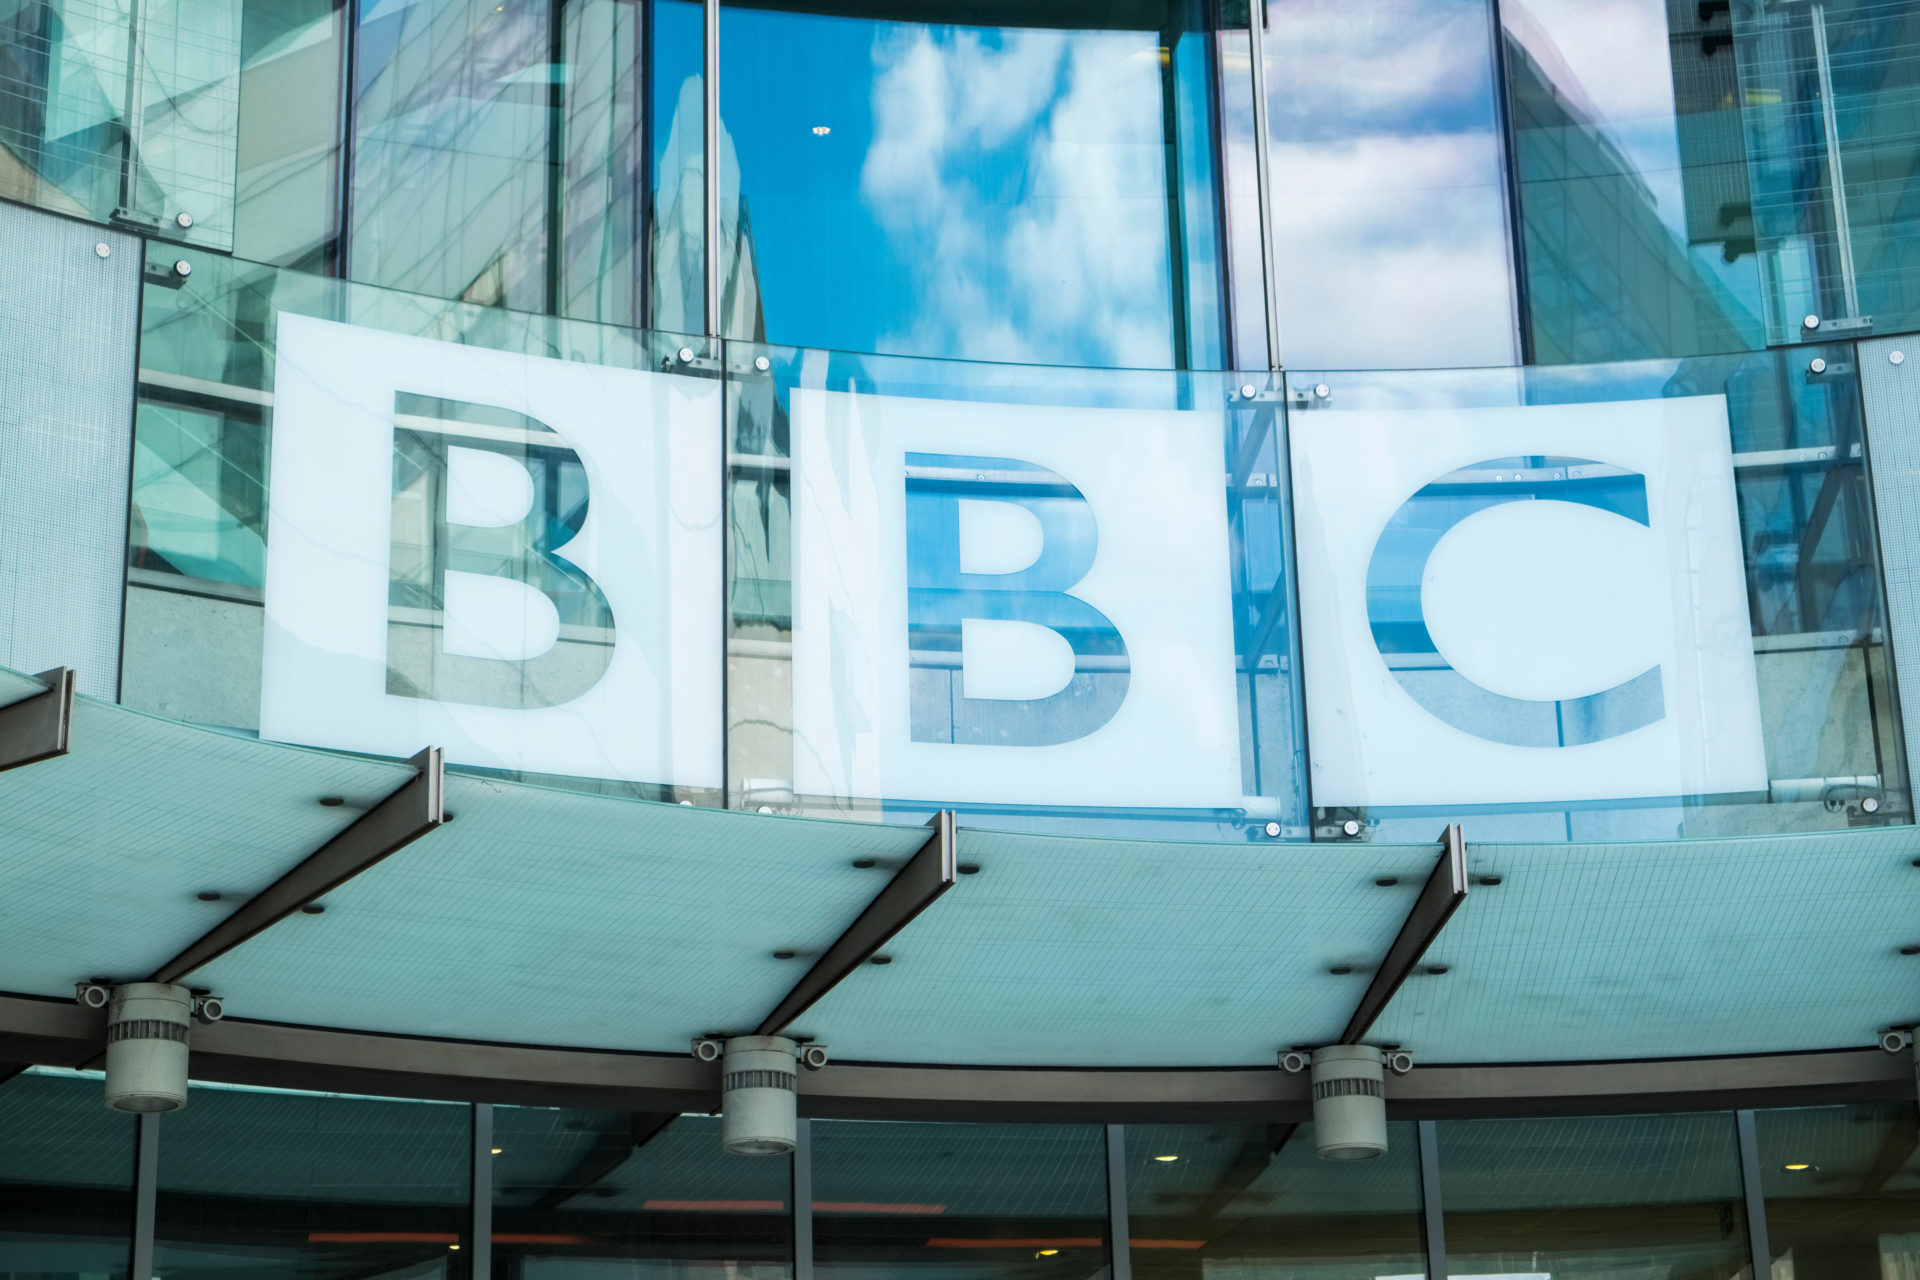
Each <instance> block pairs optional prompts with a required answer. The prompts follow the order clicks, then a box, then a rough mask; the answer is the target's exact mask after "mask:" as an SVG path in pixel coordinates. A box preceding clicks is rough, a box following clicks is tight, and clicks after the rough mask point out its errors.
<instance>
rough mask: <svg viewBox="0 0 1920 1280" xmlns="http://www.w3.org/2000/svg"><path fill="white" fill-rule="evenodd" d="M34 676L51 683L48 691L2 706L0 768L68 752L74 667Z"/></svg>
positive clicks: (71, 733)
mask: <svg viewBox="0 0 1920 1280" xmlns="http://www.w3.org/2000/svg"><path fill="white" fill-rule="evenodd" d="M34 679H36V680H38V681H40V682H41V683H42V684H45V685H46V686H47V688H46V691H45V692H43V693H35V694H29V695H28V696H26V697H24V698H22V699H21V700H20V701H18V702H14V703H10V704H8V705H7V706H4V707H0V770H6V769H18V768H19V767H20V766H21V765H23V764H36V763H38V762H39V761H41V760H50V759H52V758H53V757H54V756H63V755H65V754H67V743H68V741H69V739H70V738H71V737H72V735H73V668H71V667H55V668H54V669H53V670H51V671H42V672H41V673H40V674H39V675H37V676H35V677H34Z"/></svg>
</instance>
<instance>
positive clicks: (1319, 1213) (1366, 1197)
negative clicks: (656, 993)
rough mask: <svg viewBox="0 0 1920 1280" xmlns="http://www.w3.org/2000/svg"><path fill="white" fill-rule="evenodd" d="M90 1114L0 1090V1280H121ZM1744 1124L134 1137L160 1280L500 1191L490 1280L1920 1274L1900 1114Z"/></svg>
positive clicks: (260, 1118) (242, 1104) (129, 1218)
mask: <svg viewBox="0 0 1920 1280" xmlns="http://www.w3.org/2000/svg"><path fill="white" fill-rule="evenodd" d="M99 1088H100V1081H99V1077H98V1076H97V1075H91V1074H87V1073H74V1072H63V1071H48V1070H45V1069H36V1070H33V1071H30V1072H28V1073H27V1074H25V1075H22V1076H19V1077H16V1078H15V1079H13V1080H11V1081H9V1082H7V1083H5V1084H4V1085H0V1152H4V1155H0V1191H4V1195H3V1196H0V1273H6V1274H10V1275H16V1276H24V1275H75V1274H78V1275H99V1276H124V1275H126V1274H127V1268H128V1260H129V1258H130V1256H131V1255H132V1251H133V1249H134V1247H135V1243H136V1239H135V1238H136V1235H138V1234H139V1233H140V1232H141V1231H143V1230H145V1229H144V1228H140V1229H137V1228H136V1226H135V1220H134V1212H133V1205H134V1201H135V1199H136V1195H135V1177H136V1175H135V1165H136V1162H135V1159H134V1146H135V1139H134V1129H135V1127H136V1126H135V1124H134V1121H133V1119H132V1118H130V1117H122V1116H114V1115H112V1114H111V1113H109V1112H106V1111H105V1110H104V1109H103V1108H101V1106H100V1103H99ZM1749 1120H1750V1122H1751V1124H1752V1125H1753V1128H1752V1129H1751V1130H1750V1132H1752V1133H1756V1134H1757V1140H1756V1142H1755V1145H1754V1146H1753V1148H1752V1149H1751V1150H1750V1151H1748V1152H1747V1155H1748V1156H1750V1157H1751V1159H1750V1160H1749V1161H1748V1163H1747V1167H1748V1168H1749V1169H1750V1170H1752V1171H1753V1172H1752V1173H1751V1174H1750V1175H1743V1173H1742V1164H1743V1160H1742V1151H1741V1146H1740V1141H1739V1138H1738V1135H1737V1131H1738V1129H1739V1127H1740V1124H1738V1123H1736V1115H1735V1113H1732V1112H1723V1111H1718V1112H1716V1111H1709V1112H1698V1113H1683V1114H1671V1115H1626V1116H1583V1117H1564V1118H1532V1119H1451V1120H1441V1121H1438V1122H1433V1121H1428V1122H1423V1123H1421V1124H1419V1125H1415V1124H1414V1123H1413V1122H1411V1121H1395V1122H1393V1123H1392V1124H1391V1125H1390V1126H1389V1135H1388V1141H1389V1150H1388V1153H1387V1155H1386V1156H1385V1157H1383V1158H1381V1159H1378V1160H1370V1161H1354V1162H1327V1161H1321V1160H1319V1159H1317V1158H1316V1157H1315V1155H1314V1145H1313V1127H1312V1125H1310V1124H1306V1125H1295V1124H1291V1123H1269V1122H1259V1123H1247V1122H1241V1123H1230V1122H1216V1123H1210V1124H1176V1123H1160V1124H1133V1125H1125V1126H1118V1125H1116V1126H1112V1127H1110V1128H1102V1127H1100V1126H1092V1125H1062V1124H1006V1123H1000V1124H985V1123H932V1122H895V1121H861V1120H815V1121H812V1122H811V1123H810V1124H809V1125H808V1129H809V1133H810V1137H809V1139H808V1140H807V1141H805V1142H803V1144H802V1146H801V1148H800V1150H799V1152H797V1153H796V1155H795V1156H794V1157H793V1158H791V1159H789V1158H786V1157H778V1158H767V1157H748V1156H729V1155H724V1154H722V1152H721V1148H720V1142H719V1132H718V1130H719V1121H718V1119H717V1118H714V1117H709V1116H697V1115H684V1116H677V1117H675V1116H652V1115H638V1114H629V1113H626V1112H613V1111H592V1110H579V1109H565V1108H550V1107H534V1106H489V1107H483V1108H478V1109H476V1108H474V1107H472V1106H469V1105H466V1104H450V1103H439V1102H423V1101H405V1100H400V1099H390V1098H369V1097H359V1096H353V1095H340V1094H308V1093H293V1092H289V1091H284V1090H263V1089H246V1088H238V1087H232V1086H213V1085H196V1086H195V1087H194V1089H193V1094H192V1098H191V1100H190V1103H189V1105H188V1107H187V1108H186V1109H185V1110H183V1111H181V1112H179V1113H178V1114H173V1115H167V1116H163V1117H159V1118H157V1120H156V1119H154V1118H149V1119H148V1120H147V1121H146V1124H147V1126H148V1130H147V1133H148V1136H147V1137H145V1138H143V1139H142V1141H150V1142H152V1143H153V1144H154V1147H155V1152H154V1154H155V1156H156V1157H157V1158H156V1159H154V1160H153V1161H151V1162H143V1163H144V1164H146V1166H147V1168H148V1172H147V1173H146V1174H145V1175H144V1176H146V1177H150V1178H152V1179H154V1185H153V1194H154V1199H153V1201H152V1203H153V1205H154V1210H153V1217H152V1225H151V1231H152V1237H151V1240H150V1241H149V1240H144V1239H143V1240H141V1241H140V1247H141V1248H142V1249H143V1250H144V1249H146V1248H151V1249H152V1251H153V1252H152V1257H153V1260H154V1261H153V1268H154V1274H156V1275H169V1276H171V1275H194V1276H237V1275H253V1274H259V1275H269V1274H273V1275H278V1274H285V1273H287V1272H289V1271H297V1272H298V1273H300V1274H302V1275H308V1274H311V1275H318V1276H329V1277H331V1276H364V1275H374V1274H378V1275H392V1276H409V1277H416V1278H429V1280H431V1278H436V1277H437V1278H439V1280H464V1278H465V1277H468V1276H470V1275H471V1273H472V1266H471V1263H472V1260H473V1259H474V1258H475V1256H476V1250H475V1244H474V1237H473V1235H472V1232H473V1230H474V1225H473V1224H474V1222H475V1221H476V1218H475V1215H474V1212H473V1199H472V1197H473V1196H475V1195H483V1196H485V1197H486V1198H487V1200H488V1203H489V1204H490V1206H491V1208H490V1211H489V1214H488V1215H487V1218H486V1221H487V1222H488V1224H489V1225H488V1230H489V1233H490V1237H491V1238H490V1243H489V1247H488V1248H487V1249H486V1250H484V1251H482V1252H483V1253H484V1254H490V1261H489V1262H487V1265H488V1266H489V1267H490V1271H491V1274H492V1275H493V1276H494V1277H496V1278H501V1280H512V1278H514V1277H524V1278H526V1280H538V1278H539V1277H547V1278H549V1280H569V1278H573V1280H580V1278H588V1280H591V1278H593V1277H604V1276H608V1275H629V1276H668V1275H671V1276H689V1275H690V1276H745V1277H749V1278H750V1280H781V1278H782V1277H790V1276H792V1275H793V1274H795V1272H796V1258H799V1259H801V1260H802V1261H803V1262H804V1265H805V1267H806V1269H810V1270H812V1271H814V1272H815V1273H816V1274H825V1273H831V1274H833V1275H837V1276H843V1277H845V1276H864V1275H876V1274H887V1275H899V1274H913V1275H925V1276H930V1277H939V1276H957V1277H971V1276H991V1277H1001V1276H1013V1277H1024V1278H1027V1280H1032V1278H1035V1277H1039V1278H1041V1280H1044V1278H1045V1277H1050V1276H1055V1275H1064V1274H1072V1275H1075V1276H1088V1277H1095V1278H1098V1277H1104V1276H1106V1275H1108V1274H1109V1273H1110V1269H1111V1259H1112V1250H1113V1248H1114V1247H1115V1246H1114V1238H1113V1234H1112V1233H1113V1231H1114V1230H1116V1229H1124V1230H1125V1232H1126V1235H1127V1244H1126V1249H1127V1261H1128V1267H1129V1269H1130V1271H1131V1273H1132V1274H1134V1275H1137V1276H1139V1277H1141V1280H1186V1278H1188V1277H1194V1276H1201V1275H1215V1274H1222V1275H1227V1276H1232V1277H1239V1276H1263V1275H1298V1276H1310V1277H1326V1278H1328V1280H1347V1278H1353V1280H1359V1278H1361V1277H1375V1276H1382V1275H1391V1276H1423V1275H1431V1274H1434V1272H1433V1270H1432V1261H1431V1259H1434V1258H1437V1257H1438V1256H1439V1252H1440V1251H1441V1250H1444V1251H1445V1257H1446V1274H1450V1275H1455V1276H1484V1275H1505V1276H1540V1275H1546V1276H1558V1275H1572V1276H1611V1275H1619V1274H1628V1273H1630V1274H1635V1275H1640V1274H1662V1275H1680V1274H1685V1275H1709V1276H1721V1277H1729V1278H1730V1277H1735V1276H1738V1275H1740V1274H1742V1273H1743V1272H1748V1270H1749V1268H1750V1265H1751V1263H1750V1258H1751V1249H1752V1248H1754V1247H1755V1244H1756V1242H1757V1241H1767V1242H1769V1243H1768V1249H1769V1251H1770V1253H1771V1255H1772V1256H1771V1259H1770V1260H1769V1265H1770V1267H1771V1269H1772V1271H1773V1273H1774V1274H1775V1275H1781V1276H1785V1275H1812V1276H1831V1277H1836V1278H1837V1280H1871V1278H1872V1277H1874V1276H1880V1277H1885V1276H1888V1275H1898V1274H1900V1273H1901V1271H1902V1269H1903V1268H1905V1267H1907V1266H1910V1265H1911V1262H1912V1258H1913V1254H1914V1250H1915V1247H1916V1246H1915V1240H1916V1239H1920V1219H1917V1218H1916V1206H1917V1205H1920V1200H1916V1197H1917V1196H1920V1187H1916V1186H1914V1185H1909V1184H1913V1183H1914V1182H1915V1174H1914V1171H1913V1168H1912V1165H1913V1161H1914V1158H1915V1155H1914V1141H1913V1139H1914V1119H1913V1114H1912V1107H1911V1106H1910V1105H1908V1104H1899V1105H1894V1104H1872V1103H1867V1104H1856V1105H1850V1106H1823V1107H1810V1108H1801V1109H1790V1110H1763V1111H1758V1112H1750V1113H1741V1119H1740V1123H1748V1122H1749ZM1747 1176H1751V1177H1752V1178H1754V1179H1756V1180H1757V1181H1755V1182H1754V1183H1753V1185H1751V1186H1749V1185H1748V1184H1747V1182H1746V1180H1745V1179H1746V1177H1747ZM799 1186H810V1187H811V1193H810V1194H811V1196H812V1200H811V1203H810V1209H811V1212H810V1213H809V1214H808V1215H804V1216H797V1215H796V1214H795V1213H794V1195H795V1189H796V1187H799ZM1116 1197H1117V1199H1116ZM1750 1204H1758V1205H1762V1206H1764V1220H1763V1221H1757V1222H1750V1221H1749V1220H1748V1217H1747V1212H1748V1210H1747V1206H1748V1205H1750ZM796 1251H798V1252H796ZM482 1260H483V1261H487V1260H486V1259H485V1258H484V1257H483V1259H482Z"/></svg>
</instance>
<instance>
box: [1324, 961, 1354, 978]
mask: <svg viewBox="0 0 1920 1280" xmlns="http://www.w3.org/2000/svg"><path fill="white" fill-rule="evenodd" d="M1327 972H1328V973H1330V974H1332V975H1333V976H1334V977H1336V978H1344V977H1346V976H1347V975H1348V974H1350V973H1352V972H1353V966H1352V965H1350V964H1337V965H1335V966H1333V968H1331V969H1329V970H1327Z"/></svg>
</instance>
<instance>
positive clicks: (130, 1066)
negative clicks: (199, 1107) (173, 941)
mask: <svg viewBox="0 0 1920 1280" xmlns="http://www.w3.org/2000/svg"><path fill="white" fill-rule="evenodd" d="M192 1020H193V997H192V996H191V995H189V994H188V992H187V989H186V988H185V987H176V986H174V985H173V984H171V983H166V982H129V983H127V984H126V985H125V986H120V987H115V988H114V989H113V999H112V1000H110V1001H109V1002H108V1004H107V1105H108V1106H109V1107H111V1108H113V1109H114V1110H115V1111H178V1110H179V1109H180V1108H181V1107H184V1106H186V1105H187V1025H188V1024H189V1023H190V1022H191V1021H192Z"/></svg>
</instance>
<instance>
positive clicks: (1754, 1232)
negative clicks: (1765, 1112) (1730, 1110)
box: [1733, 1111, 1773, 1280]
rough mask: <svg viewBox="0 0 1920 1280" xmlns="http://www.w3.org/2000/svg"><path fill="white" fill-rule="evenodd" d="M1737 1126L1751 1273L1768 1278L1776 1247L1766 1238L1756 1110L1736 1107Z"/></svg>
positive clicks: (1760, 1279) (1735, 1119)
mask: <svg viewBox="0 0 1920 1280" xmlns="http://www.w3.org/2000/svg"><path fill="white" fill-rule="evenodd" d="M1733 1123H1734V1130H1735V1132H1736V1133H1737V1134H1738V1135H1739V1138H1740V1187H1741V1189H1742V1191H1744V1192H1745V1193H1746V1201H1747V1253H1748V1255H1749V1259H1750V1261H1751V1262H1752V1264H1753V1265H1752V1269H1751V1270H1750V1271H1748V1273H1747V1274H1748V1275H1751V1276H1753V1277H1755V1280H1767V1277H1768V1275H1769V1274H1771V1272H1772V1269H1773V1249H1772V1247H1771V1245H1770V1243H1769V1241H1768V1240H1767V1195H1766V1190H1765V1188H1763V1187H1762V1186H1761V1185H1760V1135H1759V1131H1758V1129H1756V1128H1755V1126H1754V1122H1753V1112H1751V1111H1736V1112H1734V1114H1733Z"/></svg>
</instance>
